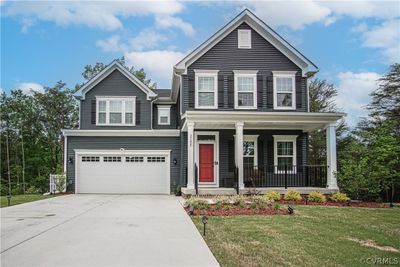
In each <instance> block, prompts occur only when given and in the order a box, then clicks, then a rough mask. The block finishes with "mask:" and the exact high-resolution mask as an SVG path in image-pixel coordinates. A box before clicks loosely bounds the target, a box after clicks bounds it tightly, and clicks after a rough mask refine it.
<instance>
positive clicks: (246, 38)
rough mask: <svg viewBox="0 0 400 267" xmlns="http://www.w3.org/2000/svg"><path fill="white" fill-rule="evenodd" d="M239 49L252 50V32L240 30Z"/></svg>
mask: <svg viewBox="0 0 400 267" xmlns="http://www.w3.org/2000/svg"><path fill="white" fill-rule="evenodd" d="M238 48H247V49H248V48H251V30H238Z"/></svg>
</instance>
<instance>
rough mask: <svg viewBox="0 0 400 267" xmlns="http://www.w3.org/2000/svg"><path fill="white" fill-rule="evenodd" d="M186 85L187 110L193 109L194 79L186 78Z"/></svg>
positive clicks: (191, 77)
mask: <svg viewBox="0 0 400 267" xmlns="http://www.w3.org/2000/svg"><path fill="white" fill-rule="evenodd" d="M188 84H189V90H188V91H189V108H194V99H195V98H194V97H195V96H194V94H195V92H194V86H195V85H194V77H193V76H188Z"/></svg>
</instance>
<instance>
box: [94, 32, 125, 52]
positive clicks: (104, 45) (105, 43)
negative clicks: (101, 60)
mask: <svg viewBox="0 0 400 267" xmlns="http://www.w3.org/2000/svg"><path fill="white" fill-rule="evenodd" d="M96 45H97V46H98V47H100V48H101V49H102V50H103V51H104V52H120V51H124V50H125V49H126V47H125V44H122V43H121V37H120V36H119V35H113V36H111V37H110V38H108V39H106V40H98V41H96Z"/></svg>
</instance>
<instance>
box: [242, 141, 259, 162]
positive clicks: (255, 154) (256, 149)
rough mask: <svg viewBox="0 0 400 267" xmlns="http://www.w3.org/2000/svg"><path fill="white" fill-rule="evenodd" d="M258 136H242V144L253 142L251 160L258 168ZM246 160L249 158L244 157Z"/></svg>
mask: <svg viewBox="0 0 400 267" xmlns="http://www.w3.org/2000/svg"><path fill="white" fill-rule="evenodd" d="M258 136H259V135H248V134H245V135H243V142H254V155H253V159H254V166H255V167H257V166H258ZM243 158H245V156H244V155H243ZM246 158H249V157H246Z"/></svg>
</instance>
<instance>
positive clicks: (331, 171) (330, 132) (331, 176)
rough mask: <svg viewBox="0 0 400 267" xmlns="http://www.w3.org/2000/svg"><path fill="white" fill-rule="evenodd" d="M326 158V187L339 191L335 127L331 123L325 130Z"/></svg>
mask: <svg viewBox="0 0 400 267" xmlns="http://www.w3.org/2000/svg"><path fill="white" fill-rule="evenodd" d="M326 156H327V157H326V159H327V160H326V161H327V165H328V180H327V187H328V188H330V189H339V187H338V184H337V178H336V170H337V163H336V125H335V124H333V123H331V124H329V125H328V127H327V128H326Z"/></svg>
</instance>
